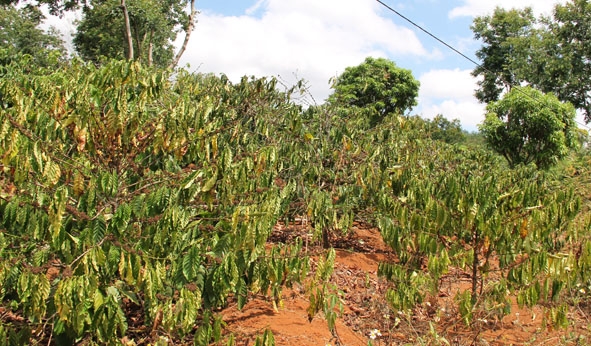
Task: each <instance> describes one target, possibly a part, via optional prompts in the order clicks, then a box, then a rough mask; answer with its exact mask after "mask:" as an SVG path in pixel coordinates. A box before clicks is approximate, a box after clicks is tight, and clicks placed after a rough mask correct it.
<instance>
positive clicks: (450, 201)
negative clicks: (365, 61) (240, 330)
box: [0, 60, 591, 345]
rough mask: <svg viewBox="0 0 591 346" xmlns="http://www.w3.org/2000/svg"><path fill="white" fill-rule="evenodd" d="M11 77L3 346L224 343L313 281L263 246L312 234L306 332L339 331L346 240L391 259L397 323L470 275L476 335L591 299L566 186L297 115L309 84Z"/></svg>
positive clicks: (4, 148)
mask: <svg viewBox="0 0 591 346" xmlns="http://www.w3.org/2000/svg"><path fill="white" fill-rule="evenodd" d="M0 77H1V78H0V106H1V107H2V116H1V117H0V158H1V160H2V161H1V163H0V189H1V190H0V282H2V283H3V284H2V286H1V287H0V299H1V302H2V304H1V309H2V316H4V317H3V318H2V319H1V320H0V340H1V341H0V343H1V342H7V343H8V344H10V345H25V344H29V343H31V342H32V340H44V343H54V344H57V345H71V344H75V343H77V342H81V341H84V342H87V343H99V344H119V343H120V342H121V340H122V338H123V337H124V336H127V337H128V339H135V341H136V342H140V341H141V340H144V341H145V340H152V342H157V341H159V340H160V341H164V340H169V341H170V342H176V343H188V342H193V343H194V344H196V345H205V344H209V343H211V342H216V341H219V340H221V339H222V338H227V336H224V333H223V321H222V320H221V318H220V317H219V316H218V315H217V314H216V313H215V311H216V310H217V309H218V308H220V307H224V306H226V305H227V304H228V303H229V302H231V301H232V302H237V304H238V306H239V308H241V307H243V306H244V304H245V303H246V302H247V301H248V299H249V297H252V296H253V295H255V294H264V295H269V296H270V297H272V298H273V301H274V304H275V305H276V306H277V307H279V306H280V305H281V299H280V298H281V292H282V289H283V288H284V287H289V286H290V285H292V283H295V282H304V279H306V277H307V276H308V272H309V271H310V264H309V259H308V258H307V257H306V256H305V253H304V251H303V245H302V243H301V242H300V241H296V242H295V244H285V245H283V244H274V245H273V246H269V245H268V243H267V240H268V238H269V236H270V234H271V232H272V230H273V227H274V226H275V225H276V224H277V223H278V222H291V221H292V220H294V219H295V218H301V217H304V218H306V219H308V220H309V221H310V224H311V225H312V226H313V231H314V233H315V234H314V236H315V238H316V239H317V240H318V241H319V242H321V243H322V244H323V245H324V247H325V248H327V251H326V253H325V255H324V257H323V258H321V259H320V260H319V263H318V264H317V266H316V268H315V270H316V273H315V275H314V277H313V279H312V280H311V281H312V282H311V283H309V284H308V285H307V286H306V287H307V291H308V294H309V296H310V308H309V309H308V313H309V315H310V318H313V317H314V316H315V315H316V314H317V313H319V312H320V311H323V312H324V313H325V315H326V316H327V317H328V318H329V321H332V324H331V325H332V326H334V318H335V316H334V309H333V308H334V305H335V302H334V301H331V300H330V299H327V297H328V296H329V294H328V293H329V292H328V288H327V285H326V283H327V281H328V278H329V277H330V275H331V272H332V263H333V261H334V251H332V250H329V248H330V247H331V239H333V238H334V235H335V234H341V233H346V232H347V231H348V230H349V229H350V227H351V226H352V224H353V222H354V221H363V222H366V223H369V224H371V225H374V226H376V227H378V228H379V230H380V232H381V234H382V236H383V238H384V240H385V242H386V243H387V244H388V245H389V246H390V247H391V248H392V249H393V250H394V251H395V253H396V255H397V257H398V261H396V262H395V263H394V262H393V263H383V264H381V265H380V268H379V274H380V275H382V276H383V277H386V278H387V279H388V280H390V282H391V289H390V290H389V292H388V294H387V298H388V301H389V302H390V304H391V306H392V309H394V310H406V309H411V308H412V307H413V306H415V304H417V303H420V302H422V301H423V299H425V297H426V296H427V295H429V294H436V293H437V290H438V284H439V282H440V279H441V278H442V277H443V276H444V275H446V274H447V272H448V270H449V269H450V268H460V269H462V270H464V271H466V272H467V273H469V274H470V278H471V289H470V290H468V291H466V292H465V293H463V294H460V295H459V296H458V297H457V303H458V306H459V309H460V311H461V313H462V318H463V319H465V321H466V322H467V323H470V321H472V320H473V318H474V315H475V314H477V313H478V311H479V310H480V309H484V310H486V311H488V312H489V313H490V311H494V314H496V315H497V316H499V317H501V316H503V315H505V314H507V313H508V312H509V311H508V310H509V309H510V303H509V299H510V297H511V296H513V295H516V296H517V300H518V302H519V303H520V304H523V305H528V306H532V305H535V304H544V305H545V306H546V307H547V308H548V309H549V310H548V311H549V316H551V321H550V322H551V323H553V324H556V325H566V324H567V323H568V321H567V319H566V311H567V309H568V306H567V305H566V304H568V303H569V300H565V299H563V298H564V297H573V296H574V295H577V296H579V297H580V298H582V299H587V298H588V297H587V295H586V294H585V293H580V292H582V291H580V290H578V288H579V287H590V286H591V270H590V267H591V242H589V240H588V239H586V236H587V235H586V234H585V230H587V229H588V228H589V218H588V217H583V216H581V214H580V210H581V201H580V197H579V195H580V193H577V192H576V191H575V188H574V186H569V184H568V183H567V182H565V181H563V182H561V183H559V180H558V179H557V178H554V175H552V174H550V173H548V172H545V171H538V170H537V169H535V167H533V166H517V167H516V168H514V169H508V168H507V165H506V163H505V161H504V160H503V158H501V157H499V156H497V155H496V154H494V153H492V152H490V151H488V150H486V149H482V148H479V147H477V146H467V145H462V144H453V145H452V144H448V143H446V142H444V141H442V140H437V139H435V138H436V137H437V136H436V133H437V131H439V130H440V129H439V128H438V127H436V126H435V127H434V126H433V123H432V122H429V121H425V120H422V119H420V118H418V117H404V116H400V115H397V114H396V113H389V114H386V115H381V116H380V119H379V121H376V118H375V113H372V112H373V111H374V110H372V109H367V108H363V107H344V106H339V105H338V104H330V103H329V104H327V105H323V106H312V107H310V108H308V109H303V108H302V107H301V106H299V105H297V104H295V103H294V102H292V101H291V98H292V96H293V95H294V93H296V94H297V93H300V92H304V87H305V86H304V85H302V84H299V85H298V86H296V87H294V88H292V89H289V90H284V91H279V85H278V83H277V81H276V80H274V79H265V78H263V79H254V78H243V79H242V80H241V81H240V82H239V83H231V82H230V81H229V80H228V79H227V78H225V77H224V76H221V77H217V76H212V75H200V74H190V73H188V72H186V71H183V70H180V71H177V72H176V73H175V74H174V75H170V74H169V73H168V72H166V71H164V70H159V69H149V68H145V67H142V66H141V65H140V64H139V63H137V62H126V61H117V62H115V61H114V62H109V63H106V64H105V65H104V66H101V67H95V66H94V65H92V64H85V63H80V62H77V61H72V62H71V63H70V64H69V65H68V66H67V67H63V68H60V69H57V70H51V71H49V70H44V69H42V68H39V69H36V68H31V66H30V64H28V63H27V61H26V60H20V61H16V62H13V63H12V64H10V65H8V66H4V67H2V70H0ZM573 220H575V221H574V222H573ZM493 274H494V275H493ZM138 311H139V316H140V318H137V312H138ZM132 315H133V316H132ZM331 328H332V327H331ZM224 340H225V339H224ZM270 340H272V336H271V335H269V333H265V335H264V336H263V337H262V338H260V339H259V340H257V344H261V345H262V344H268V343H270ZM230 343H231V338H230Z"/></svg>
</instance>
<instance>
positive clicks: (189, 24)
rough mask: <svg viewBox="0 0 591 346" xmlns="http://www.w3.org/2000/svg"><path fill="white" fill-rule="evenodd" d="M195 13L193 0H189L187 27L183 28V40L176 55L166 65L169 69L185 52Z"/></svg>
mask: <svg viewBox="0 0 591 346" xmlns="http://www.w3.org/2000/svg"><path fill="white" fill-rule="evenodd" d="M196 14H197V11H196V10H195V0H191V14H189V23H188V24H187V29H186V30H185V40H184V41H183V45H182V46H181V48H180V49H179V51H178V53H177V54H176V56H175V57H174V59H172V62H171V63H170V65H168V68H170V69H173V68H175V67H176V65H177V64H178V63H179V60H181V56H182V55H183V53H184V52H185V49H187V44H188V43H189V38H190V37H191V32H193V28H194V27H195V15H196Z"/></svg>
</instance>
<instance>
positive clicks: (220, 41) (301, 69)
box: [181, 0, 437, 102]
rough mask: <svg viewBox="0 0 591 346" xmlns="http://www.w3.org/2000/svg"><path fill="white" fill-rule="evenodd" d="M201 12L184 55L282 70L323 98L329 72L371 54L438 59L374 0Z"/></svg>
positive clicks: (274, 0)
mask: <svg viewBox="0 0 591 346" xmlns="http://www.w3.org/2000/svg"><path fill="white" fill-rule="evenodd" d="M255 11H256V12H257V13H259V14H260V15H259V16H256V17H255V16H250V15H243V16H222V15H218V14H215V13H209V12H203V13H201V14H200V15H199V16H198V23H197V25H196V28H195V32H194V33H193V36H192V37H191V40H190V42H189V47H188V48H187V51H186V52H185V54H184V56H183V59H182V60H181V66H182V65H184V64H186V63H190V65H191V66H192V67H193V68H196V67H199V71H201V72H214V73H225V74H226V75H228V77H230V78H231V79H232V80H237V79H238V78H240V77H241V76H243V75H256V76H277V75H280V76H281V77H282V78H283V79H285V80H286V82H287V83H293V82H294V81H295V79H296V78H295V77H294V74H297V76H298V77H299V78H304V79H306V80H308V81H309V85H310V91H311V92H312V94H313V95H314V97H315V99H316V100H317V101H318V102H322V101H323V100H324V99H325V98H326V97H327V96H328V95H329V93H330V90H329V85H328V80H329V79H330V78H331V77H334V76H336V75H338V74H340V73H341V72H342V71H343V70H344V69H345V68H346V67H347V66H354V65H357V64H359V63H361V62H362V61H363V59H364V58H365V57H367V56H376V57H378V56H379V57H389V58H396V57H401V56H420V57H423V58H425V59H435V58H436V57H437V52H428V51H427V50H426V49H425V48H424V47H423V45H422V44H421V42H420V41H419V39H418V38H417V36H416V35H415V33H414V32H413V31H412V30H410V29H408V28H405V27H403V26H399V25H396V24H395V23H394V22H392V21H391V20H389V19H387V18H385V17H382V16H381V15H380V11H381V8H380V7H379V4H378V3H377V2H375V1H372V0H323V1H317V0H300V1H284V0H266V1H262V0H260V1H257V2H256V4H255V5H254V6H252V7H251V8H250V9H249V10H248V11H247V13H254V12H255Z"/></svg>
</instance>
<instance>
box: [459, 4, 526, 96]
mask: <svg viewBox="0 0 591 346" xmlns="http://www.w3.org/2000/svg"><path fill="white" fill-rule="evenodd" d="M534 24H535V18H534V15H533V13H532V10H531V8H527V9H524V10H515V9H513V10H505V9H502V8H500V7H497V8H496V9H495V11H494V13H493V15H492V16H484V17H478V18H476V19H474V23H473V24H472V26H471V29H472V31H473V32H474V37H475V38H476V39H478V40H481V41H482V47H481V48H480V49H479V50H478V51H477V52H476V56H477V57H478V58H479V59H480V60H482V64H481V65H480V66H477V67H476V68H475V69H474V71H472V75H473V76H475V77H478V76H482V80H480V81H478V86H479V88H478V90H476V98H477V99H478V100H480V101H481V102H491V101H496V100H498V99H499V97H500V95H501V94H502V93H503V92H504V91H508V90H509V89H511V86H513V85H515V84H517V83H518V82H519V77H518V76H516V75H515V72H514V71H513V68H512V67H511V66H510V64H509V62H510V60H511V56H512V55H513V54H514V53H515V42H513V41H512V40H511V39H512V38H515V37H526V36H528V35H529V32H530V31H531V29H532V27H533V25H534Z"/></svg>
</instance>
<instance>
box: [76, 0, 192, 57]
mask: <svg viewBox="0 0 591 346" xmlns="http://www.w3.org/2000/svg"><path fill="white" fill-rule="evenodd" d="M186 5H187V1H185V0H168V1H155V0H134V1H129V2H128V3H126V2H125V1H121V0H95V1H92V3H91V5H85V6H84V8H83V13H84V17H83V19H82V20H81V21H80V22H79V24H78V30H77V33H76V36H75V37H74V45H75V47H76V51H77V52H78V53H79V54H80V56H82V58H84V59H86V60H90V61H93V62H97V61H99V60H100V59H101V58H104V57H107V58H117V59H122V58H127V59H136V60H139V61H143V62H145V63H146V64H147V65H150V66H151V65H157V66H162V67H166V66H171V67H173V66H175V65H176V63H178V59H179V58H180V55H181V54H182V52H183V51H184V47H186V43H185V45H183V48H181V50H180V51H179V53H178V54H177V57H175V52H174V47H173V45H172V43H173V41H174V40H175V39H176V36H177V33H178V32H179V31H181V30H184V31H185V35H186V39H185V42H186V41H187V40H188V37H189V35H190V33H191V31H192V28H193V21H194V15H195V11H194V9H193V6H194V0H193V1H191V2H190V6H191V12H190V13H186V12H185V7H186ZM105 23H108V25H105Z"/></svg>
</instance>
